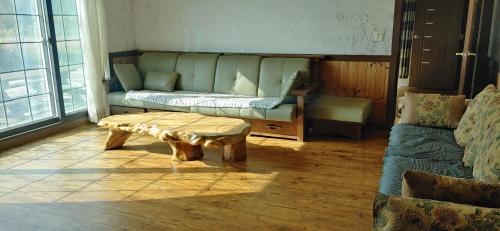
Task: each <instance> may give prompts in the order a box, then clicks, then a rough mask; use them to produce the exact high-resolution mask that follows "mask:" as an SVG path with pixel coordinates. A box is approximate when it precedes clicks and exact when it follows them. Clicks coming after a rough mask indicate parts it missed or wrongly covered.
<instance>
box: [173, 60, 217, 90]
mask: <svg viewBox="0 0 500 231" xmlns="http://www.w3.org/2000/svg"><path fill="white" fill-rule="evenodd" d="M218 56H219V55H218V54H195V53H192V54H182V55H179V57H178V58H177V65H176V67H175V72H177V73H179V78H178V79H177V83H176V89H177V90H182V91H199V92H213V90H214V79H215V68H216V65H217V57H218Z"/></svg>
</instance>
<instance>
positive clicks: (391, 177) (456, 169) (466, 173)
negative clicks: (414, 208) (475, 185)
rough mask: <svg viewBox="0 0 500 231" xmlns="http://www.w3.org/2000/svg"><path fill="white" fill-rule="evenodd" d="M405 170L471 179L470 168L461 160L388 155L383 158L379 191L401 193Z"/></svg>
mask: <svg viewBox="0 0 500 231" xmlns="http://www.w3.org/2000/svg"><path fill="white" fill-rule="evenodd" d="M406 170H413V171H421V172H428V173H433V174H438V175H445V176H452V177H457V178H467V179H472V168H468V167H465V166H464V165H463V163H461V162H449V161H433V160H428V159H416V158H410V157H402V156H389V157H385V158H384V166H383V167H382V172H383V173H384V174H383V175H382V177H381V178H380V189H379V191H380V192H381V193H384V194H388V195H397V196H399V195H401V183H402V176H403V173H404V172H405V171H406Z"/></svg>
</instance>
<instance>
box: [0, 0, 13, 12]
mask: <svg viewBox="0 0 500 231" xmlns="http://www.w3.org/2000/svg"><path fill="white" fill-rule="evenodd" d="M15 12H16V9H15V8H14V0H0V14H13V13H15Z"/></svg>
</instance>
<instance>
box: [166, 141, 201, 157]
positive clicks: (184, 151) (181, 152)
mask: <svg viewBox="0 0 500 231" xmlns="http://www.w3.org/2000/svg"><path fill="white" fill-rule="evenodd" d="M168 144H169V145H170V147H172V150H173V152H174V153H173V154H172V160H180V161H188V160H199V159H201V158H202V157H203V151H202V149H201V146H200V145H196V146H193V145H191V144H188V143H184V142H178V141H168Z"/></svg>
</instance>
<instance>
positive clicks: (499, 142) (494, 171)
mask: <svg viewBox="0 0 500 231" xmlns="http://www.w3.org/2000/svg"><path fill="white" fill-rule="evenodd" d="M483 105H484V107H483V108H482V110H481V114H480V115H481V121H480V122H479V126H477V128H476V130H477V131H475V132H473V137H472V139H471V142H470V144H469V145H467V146H466V147H465V149H466V153H464V162H465V159H466V158H468V160H469V161H473V162H472V163H474V167H473V172H472V174H473V176H474V178H475V179H477V180H482V181H488V182H500V92H499V91H496V93H495V94H491V95H490V97H488V98H487V99H486V100H485V102H483ZM466 155H467V156H466Z"/></svg>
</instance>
